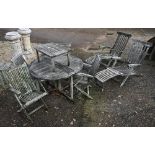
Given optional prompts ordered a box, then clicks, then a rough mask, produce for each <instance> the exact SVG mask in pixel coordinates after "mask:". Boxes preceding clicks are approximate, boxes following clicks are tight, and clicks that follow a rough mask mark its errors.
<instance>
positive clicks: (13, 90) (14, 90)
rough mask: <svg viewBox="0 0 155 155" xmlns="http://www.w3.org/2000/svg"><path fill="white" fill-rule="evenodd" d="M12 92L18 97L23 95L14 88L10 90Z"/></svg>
mask: <svg viewBox="0 0 155 155" xmlns="http://www.w3.org/2000/svg"><path fill="white" fill-rule="evenodd" d="M10 91H12V92H13V93H15V94H17V95H19V94H21V92H20V91H18V90H16V89H14V88H10Z"/></svg>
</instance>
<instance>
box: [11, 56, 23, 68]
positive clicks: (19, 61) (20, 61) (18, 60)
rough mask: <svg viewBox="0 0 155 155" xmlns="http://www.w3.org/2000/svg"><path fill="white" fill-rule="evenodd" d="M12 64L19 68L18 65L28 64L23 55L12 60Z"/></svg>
mask: <svg viewBox="0 0 155 155" xmlns="http://www.w3.org/2000/svg"><path fill="white" fill-rule="evenodd" d="M11 62H12V63H13V64H14V65H16V66H18V65H22V64H23V63H26V61H25V59H24V57H23V55H22V54H19V55H16V56H14V57H13V58H12V59H11Z"/></svg>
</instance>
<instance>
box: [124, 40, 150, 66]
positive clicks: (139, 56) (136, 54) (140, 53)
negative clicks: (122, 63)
mask: <svg viewBox="0 0 155 155" xmlns="http://www.w3.org/2000/svg"><path fill="white" fill-rule="evenodd" d="M151 46H152V44H151V43H149V42H144V41H140V40H135V39H133V43H132V47H131V48H130V50H129V51H128V56H127V61H128V62H129V63H131V64H141V62H142V61H143V60H144V58H145V56H146V55H147V52H148V50H149V48H150V47H151Z"/></svg>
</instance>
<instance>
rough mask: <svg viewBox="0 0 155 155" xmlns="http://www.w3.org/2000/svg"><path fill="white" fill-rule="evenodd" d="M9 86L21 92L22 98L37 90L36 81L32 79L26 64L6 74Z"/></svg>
mask: <svg viewBox="0 0 155 155" xmlns="http://www.w3.org/2000/svg"><path fill="white" fill-rule="evenodd" d="M6 77H7V80H8V82H9V85H10V86H11V87H12V88H14V89H16V90H17V91H19V92H20V93H21V95H22V96H24V95H25V94H28V93H31V92H32V91H34V90H37V87H36V85H35V81H34V80H33V79H32V78H31V76H30V74H29V70H28V68H27V65H26V64H23V65H20V66H18V67H16V68H14V69H11V70H9V71H8V72H6Z"/></svg>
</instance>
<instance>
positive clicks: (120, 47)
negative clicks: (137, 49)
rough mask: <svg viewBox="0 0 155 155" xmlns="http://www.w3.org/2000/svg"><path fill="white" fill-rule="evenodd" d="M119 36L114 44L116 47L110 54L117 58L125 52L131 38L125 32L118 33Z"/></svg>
mask: <svg viewBox="0 0 155 155" xmlns="http://www.w3.org/2000/svg"><path fill="white" fill-rule="evenodd" d="M117 34H118V36H117V39H116V41H115V43H114V46H113V47H112V49H111V50H110V53H111V54H112V55H115V56H121V54H122V52H123V51H124V49H125V47H126V45H127V43H128V40H129V39H130V37H131V34H127V33H123V32H117Z"/></svg>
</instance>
